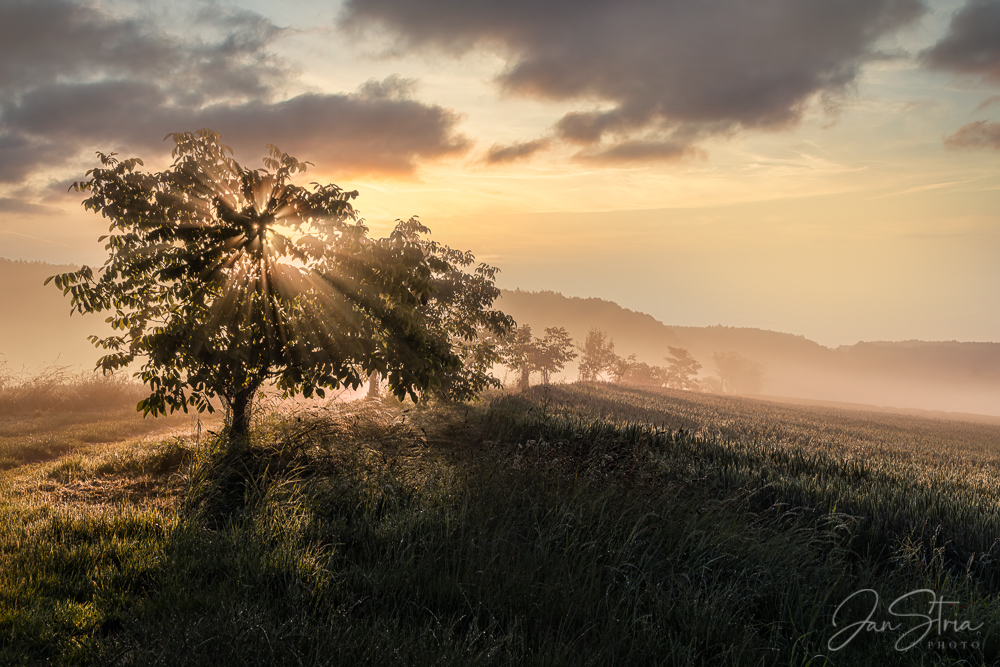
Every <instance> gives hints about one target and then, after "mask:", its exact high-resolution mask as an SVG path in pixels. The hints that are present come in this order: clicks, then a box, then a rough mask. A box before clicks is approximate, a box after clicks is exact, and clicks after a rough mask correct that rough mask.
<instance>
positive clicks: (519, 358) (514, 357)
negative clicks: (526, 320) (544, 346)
mask: <svg viewBox="0 0 1000 667" xmlns="http://www.w3.org/2000/svg"><path fill="white" fill-rule="evenodd" d="M537 340H538V339H537V338H535V337H534V336H532V335H531V325H530V324H522V325H521V326H519V327H518V328H517V329H514V330H513V331H512V332H510V334H509V335H508V336H507V338H506V339H505V340H504V341H503V343H502V345H501V347H500V358H501V361H502V363H503V364H504V365H505V366H507V367H508V368H510V369H511V370H513V371H514V372H515V373H517V386H518V388H520V389H527V388H528V386H529V385H530V383H531V374H532V373H533V372H534V371H536V370H538V358H539V350H538V345H537V344H536V341H537Z"/></svg>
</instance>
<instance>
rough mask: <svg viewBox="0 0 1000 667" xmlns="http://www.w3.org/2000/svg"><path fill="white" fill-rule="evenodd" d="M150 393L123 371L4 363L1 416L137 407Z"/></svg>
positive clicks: (0, 377)
mask: <svg viewBox="0 0 1000 667" xmlns="http://www.w3.org/2000/svg"><path fill="white" fill-rule="evenodd" d="M148 394H149V391H148V390H147V389H145V388H144V387H143V386H142V385H141V384H139V383H137V382H135V381H134V380H132V379H131V378H129V377H128V376H127V375H126V374H123V373H118V374H109V375H103V374H101V373H98V372H72V371H70V370H69V369H68V368H66V367H63V366H49V367H47V368H43V369H41V370H39V371H37V372H34V373H25V372H22V373H13V372H11V371H9V370H8V369H7V367H6V365H2V366H0V415H25V414H35V413H50V412H67V411H69V412H81V411H99V410H109V409H117V408H121V407H125V406H131V407H135V405H136V403H138V402H139V401H140V400H142V399H143V398H145V397H146V396H147V395H148Z"/></svg>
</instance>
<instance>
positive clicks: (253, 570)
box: [0, 385, 1000, 667]
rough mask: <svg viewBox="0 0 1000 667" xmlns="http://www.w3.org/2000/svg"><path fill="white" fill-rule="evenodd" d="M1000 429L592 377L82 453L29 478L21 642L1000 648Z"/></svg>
mask: <svg viewBox="0 0 1000 667" xmlns="http://www.w3.org/2000/svg"><path fill="white" fill-rule="evenodd" d="M782 410H784V411H785V412H782ZM775 411H777V412H775ZM866 414H867V413H866ZM936 428H943V429H945V430H944V431H943V435H944V436H947V435H948V430H947V429H949V428H950V429H953V430H952V431H951V433H952V434H958V435H959V436H961V437H960V438H957V439H956V442H937V441H936V440H933V438H931V439H930V440H926V441H922V440H920V438H919V437H917V436H915V435H914V434H917V435H919V434H924V435H923V436H922V437H925V438H927V437H930V436H927V434H928V433H934V432H935V430H934V429H936ZM990 429H993V430H992V431H991V430H990ZM998 434H1000V428H998V427H995V426H993V427H991V426H985V425H983V426H982V427H981V428H980V425H974V426H967V425H961V424H958V425H956V424H954V423H951V422H949V423H948V425H947V426H941V425H940V424H939V423H938V422H932V421H929V420H923V421H921V420H915V419H911V418H900V417H895V416H886V417H877V416H871V415H870V414H867V416H864V417H859V416H857V415H855V414H853V413H845V412H842V411H829V410H826V411H824V410H823V409H815V410H812V409H807V408H798V407H796V408H791V407H787V408H782V407H778V406H775V405H774V404H767V403H763V402H757V401H748V400H741V399H726V398H720V397H707V396H706V397H700V396H693V395H685V394H680V393H677V392H644V391H638V390H626V389H620V388H612V387H597V386H587V385H573V386H569V387H550V388H540V389H536V390H533V391H532V392H529V393H527V394H523V395H518V396H506V397H498V398H496V399H494V400H492V401H491V402H488V403H486V404H483V405H480V406H475V407H470V408H466V407H464V406H463V407H460V408H436V409H429V410H411V411H408V412H405V413H404V412H401V411H400V410H398V409H393V408H386V407H383V406H373V405H371V404H369V405H362V404H351V405H345V406H339V407H335V408H330V409H326V410H311V411H307V412H300V413H298V414H293V415H291V416H284V417H271V418H267V419H262V420H261V421H260V423H259V424H258V427H257V430H256V431H255V434H254V438H253V440H252V441H251V442H250V443H248V444H247V445H245V446H243V447H231V446H230V447H226V446H225V443H220V442H215V443H214V444H212V443H209V444H206V443H204V442H202V444H201V445H200V446H195V444H194V443H192V442H190V441H187V440H185V439H182V438H173V439H170V440H166V441H163V442H160V443H149V442H146V443H131V444H118V445H113V446H112V445H107V446H100V447H95V448H94V449H93V450H92V451H86V452H81V451H79V450H76V451H73V452H70V453H68V454H65V455H61V456H58V457H57V458H55V459H53V460H50V461H44V462H40V463H32V464H26V465H22V466H20V467H16V468H11V469H9V470H7V471H6V472H3V473H0V474H2V478H0V479H2V487H0V663H2V664H37V663H54V664H96V665H104V664H126V665H133V664H135V665H156V664H162V665H174V664H188V665H213V666H214V667H220V666H221V665H240V664H279V665H283V664H288V665H339V664H345V665H348V664H351V665H353V664H379V665H412V664H427V665H477V664H479V665H515V664H518V665H520V664H534V665H568V664H573V665H581V664H595V665H605V664H621V665H633V664H640V665H643V664H651V665H653V664H663V665H691V664H710V665H771V664H794V665H824V664H830V665H855V664H858V665H864V664H880V665H916V664H925V665H937V664H990V663H995V662H996V661H997V659H998V657H1000V656H998V649H1000V644H998V642H997V639H996V637H995V636H994V635H995V633H994V629H995V628H998V627H1000V601H998V598H997V593H998V589H1000V576H998V570H997V565H996V559H997V556H998V552H997V547H996V537H997V536H998V535H1000V507H998V503H997V491H996V489H995V486H994V485H992V483H991V482H992V480H995V479H996V477H995V476H994V472H995V471H996V469H997V466H996V461H995V460H994V459H993V458H992V457H993V456H995V454H992V453H991V452H990V446H989V445H990V443H991V442H998V441H1000V440H997V439H996V436H997V435H998ZM959 441H960V442H959ZM935 442H937V445H935V444H934V443H935ZM852 443H854V445H856V444H857V443H874V444H871V445H870V446H867V447H865V448H864V449H863V450H861V449H859V448H858V447H856V446H854V445H852ZM977 443H980V444H977ZM934 446H940V447H941V448H942V451H941V452H939V453H935V452H934V451H932V450H928V448H929V447H930V448H932V447H934ZM949 452H950V454H949ZM977 457H978V458H977ZM963 466H964V467H965V468H964V469H968V470H971V471H973V472H974V473H975V474H963V472H962V470H963ZM861 589H872V590H873V591H876V592H877V593H878V594H879V595H880V597H881V604H880V605H879V606H878V608H877V609H876V610H875V611H874V612H873V613H872V615H871V620H872V621H873V622H875V621H878V622H879V623H881V622H883V621H888V622H892V623H894V624H897V625H899V626H901V627H899V628H896V629H892V630H890V629H887V628H886V629H885V631H884V632H873V631H862V632H859V633H858V635H857V636H856V637H855V638H854V639H853V640H851V641H850V642H847V645H846V646H844V647H843V648H842V649H840V650H832V649H831V643H830V642H831V639H833V638H834V635H835V633H836V632H837V631H838V630H841V629H843V628H844V627H845V626H846V625H848V624H851V623H855V622H858V621H862V620H864V619H865V618H866V617H868V615H869V610H870V608H871V607H872V603H871V602H870V601H869V598H866V597H863V596H858V597H856V598H855V599H853V600H852V601H850V602H848V603H847V604H845V605H844V606H843V607H842V608H841V610H840V611H839V612H838V616H837V618H838V619H839V625H838V626H837V627H836V628H835V627H834V626H833V620H834V612H835V610H836V609H837V607H838V605H840V604H841V602H842V601H844V600H845V599H846V598H848V596H850V595H851V594H852V593H854V592H856V591H859V590H861ZM918 589H927V591H928V593H924V594H922V595H923V597H914V598H909V599H905V600H904V601H903V602H902V603H901V604H900V606H899V607H897V608H896V609H897V611H900V612H905V613H912V614H918V613H919V614H924V615H927V614H928V602H927V601H928V595H929V594H930V593H933V595H934V596H935V599H944V600H948V601H955V604H954V605H951V604H947V605H944V606H943V607H941V610H942V618H943V619H949V620H951V621H952V623H953V624H952V625H950V626H948V627H946V628H944V629H943V630H942V629H941V628H939V627H938V626H937V625H936V624H935V625H934V627H933V628H931V627H928V628H927V629H928V633H927V635H926V637H924V638H922V639H921V641H919V642H917V643H916V645H915V646H913V647H912V648H909V649H907V650H898V647H897V642H899V647H905V646H906V645H907V644H909V643H910V640H915V639H920V635H921V634H922V632H923V630H922V629H921V628H920V627H918V626H920V624H921V623H922V622H923V620H922V618H920V617H916V616H913V617H897V616H891V615H889V614H888V611H887V608H888V606H889V604H890V603H891V602H892V601H893V600H895V599H896V598H898V597H900V596H902V595H904V594H906V593H908V592H910V591H914V590H918ZM934 613H935V614H936V612H934ZM962 621H968V622H969V623H970V624H971V625H975V626H979V628H978V630H975V631H973V630H971V629H969V628H968V627H966V628H964V629H959V628H958V627H957V624H960V623H961V622H962ZM915 627H916V628H917V631H916V632H912V633H911V634H910V635H908V636H906V637H902V636H903V635H904V633H905V632H906V631H908V630H912V629H913V628H915ZM867 629H869V628H866V630H867ZM841 637H844V636H843V635H841ZM901 637H902V639H901Z"/></svg>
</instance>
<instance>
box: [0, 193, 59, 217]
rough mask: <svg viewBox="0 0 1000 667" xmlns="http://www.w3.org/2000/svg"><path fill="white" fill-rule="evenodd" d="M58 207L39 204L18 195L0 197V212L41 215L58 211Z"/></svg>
mask: <svg viewBox="0 0 1000 667" xmlns="http://www.w3.org/2000/svg"><path fill="white" fill-rule="evenodd" d="M58 212H59V209H55V208H52V207H49V206H42V205H40V204H33V203H31V202H29V201H26V200H24V199H21V198H19V197H0V213H17V214H21V215H41V214H49V215H51V214H52V213H58Z"/></svg>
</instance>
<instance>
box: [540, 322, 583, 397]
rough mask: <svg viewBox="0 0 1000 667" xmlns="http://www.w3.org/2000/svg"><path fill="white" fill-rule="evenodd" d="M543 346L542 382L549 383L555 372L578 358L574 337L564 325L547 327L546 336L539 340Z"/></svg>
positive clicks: (541, 346)
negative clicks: (571, 336)
mask: <svg viewBox="0 0 1000 667" xmlns="http://www.w3.org/2000/svg"><path fill="white" fill-rule="evenodd" d="M538 342H539V347H540V348H541V350H540V354H539V364H538V370H539V372H541V374H542V384H548V383H549V378H550V377H551V375H552V374H553V373H558V372H560V371H562V370H563V369H564V368H566V364H567V363H568V362H570V361H572V360H573V359H576V357H577V353H576V350H575V349H574V346H573V339H572V338H570V336H569V332H567V331H566V329H565V328H563V327H546V328H545V337H544V338H542V340H540V341H538Z"/></svg>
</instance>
